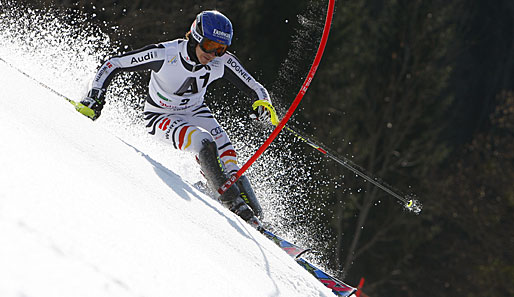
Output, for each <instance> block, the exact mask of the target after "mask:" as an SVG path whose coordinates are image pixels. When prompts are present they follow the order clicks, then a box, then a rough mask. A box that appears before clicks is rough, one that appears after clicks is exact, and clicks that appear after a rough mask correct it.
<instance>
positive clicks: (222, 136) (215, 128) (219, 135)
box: [193, 105, 262, 218]
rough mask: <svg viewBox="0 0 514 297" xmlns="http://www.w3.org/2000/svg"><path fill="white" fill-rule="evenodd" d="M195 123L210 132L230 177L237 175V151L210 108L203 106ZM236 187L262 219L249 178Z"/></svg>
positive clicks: (242, 179)
mask: <svg viewBox="0 0 514 297" xmlns="http://www.w3.org/2000/svg"><path fill="white" fill-rule="evenodd" d="M193 121H194V122H195V124H197V125H198V126H201V127H204V128H205V129H206V130H207V131H209V133H210V134H211V135H212V137H213V138H214V140H215V142H216V145H217V147H218V151H219V154H220V159H221V161H222V162H223V164H224V165H225V168H226V171H227V173H228V175H229V176H230V175H233V174H235V173H236V172H237V171H238V170H239V169H240V168H239V165H238V164H237V154H236V151H235V149H234V147H233V146H232V142H231V141H230V139H229V137H228V135H227V133H226V132H225V131H224V130H223V128H222V127H221V126H220V124H219V123H218V122H217V121H216V119H215V118H214V117H213V116H212V113H211V111H210V110H209V108H208V107H207V106H205V105H204V106H202V108H199V109H198V111H197V115H196V116H194V120H193ZM236 185H237V186H238V188H239V190H240V191H241V195H240V196H241V198H243V200H244V201H245V203H246V204H248V205H249V206H250V208H251V209H252V210H253V212H254V213H255V215H256V216H257V217H260V218H262V208H261V205H260V204H259V201H258V200H257V196H256V195H255V193H254V191H253V189H252V185H251V184H250V181H249V180H248V178H247V177H246V176H244V175H243V176H241V177H240V178H239V180H238V181H237V182H236Z"/></svg>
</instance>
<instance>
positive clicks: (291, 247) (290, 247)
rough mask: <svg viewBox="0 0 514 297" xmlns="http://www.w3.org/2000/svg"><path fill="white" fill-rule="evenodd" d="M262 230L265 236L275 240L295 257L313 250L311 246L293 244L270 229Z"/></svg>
mask: <svg viewBox="0 0 514 297" xmlns="http://www.w3.org/2000/svg"><path fill="white" fill-rule="evenodd" d="M261 232H262V234H264V236H266V237H267V238H268V239H270V240H271V241H273V242H274V243H275V244H276V245H278V246H279V247H280V248H281V249H282V250H284V251H285V252H286V253H287V254H288V255H289V256H291V257H292V258H294V259H296V258H298V257H300V256H301V255H303V254H304V253H306V252H308V251H310V250H311V249H309V248H302V247H299V246H297V245H296V244H292V243H290V242H289V241H287V240H285V239H283V238H280V237H278V236H277V235H275V234H273V233H271V232H270V231H268V230H265V229H263V230H262V231H261Z"/></svg>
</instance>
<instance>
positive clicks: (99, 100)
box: [75, 88, 105, 121]
mask: <svg viewBox="0 0 514 297" xmlns="http://www.w3.org/2000/svg"><path fill="white" fill-rule="evenodd" d="M104 105H105V89H98V88H92V89H91V90H90V91H89V92H88V93H87V95H86V96H85V97H84V98H83V99H82V100H81V101H80V103H79V104H77V106H75V109H77V111H78V112H80V113H81V114H83V115H85V116H87V117H89V118H91V119H92V120H93V121H94V120H96V119H98V117H100V114H101V113H102V108H104Z"/></svg>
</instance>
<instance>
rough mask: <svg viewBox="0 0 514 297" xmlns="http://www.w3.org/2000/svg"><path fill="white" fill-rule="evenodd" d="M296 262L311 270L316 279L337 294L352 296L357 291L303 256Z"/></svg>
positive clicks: (345, 296) (344, 296)
mask: <svg viewBox="0 0 514 297" xmlns="http://www.w3.org/2000/svg"><path fill="white" fill-rule="evenodd" d="M296 262H297V263H298V264H300V266H302V267H303V268H305V270H307V271H308V272H310V274H312V275H313V276H314V277H315V278H316V279H318V280H319V281H320V282H322V283H323V284H324V285H325V286H326V287H327V288H329V289H331V290H332V292H333V293H334V294H335V295H336V296H343V297H347V296H352V294H354V293H356V292H357V289H356V288H354V287H352V286H349V285H347V284H345V283H344V282H342V281H340V280H338V279H336V278H335V277H333V276H330V275H328V274H327V273H325V272H324V271H322V270H321V269H319V268H318V267H316V266H314V265H312V264H311V263H309V262H307V261H306V260H304V259H303V258H297V259H296Z"/></svg>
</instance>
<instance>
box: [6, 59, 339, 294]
mask: <svg viewBox="0 0 514 297" xmlns="http://www.w3.org/2000/svg"><path fill="white" fill-rule="evenodd" d="M2 58H5V59H6V60H7V58H6V57H2ZM15 62H16V61H15ZM23 66H25V67H27V68H25V69H24V71H27V72H28V73H31V70H32V73H37V72H38V71H41V70H40V68H39V66H33V68H31V66H30V64H27V65H23ZM0 81H1V82H2V92H1V102H2V106H1V108H0V127H1V128H0V240H1V241H0V296H27V297H29V296H39V297H44V296H95V297H100V296H198V295H209V296H333V294H332V293H331V291H330V290H329V289H327V288H325V287H324V286H323V284H321V283H320V282H318V281H317V280H316V279H315V278H314V277H312V276H311V275H310V274H309V273H308V272H307V271H305V270H304V269H303V268H302V267H300V266H299V265H298V264H296V263H295V262H294V260H292V259H291V258H290V257H289V256H288V255H287V254H286V253H285V252H283V251H282V250H281V249H280V248H278V247H277V246H276V245H275V244H274V243H272V242H271V241H269V240H268V239H266V238H265V237H264V236H263V235H261V234H260V233H259V232H257V231H256V230H254V229H252V228H251V227H250V226H248V225H247V224H246V223H245V222H243V221H242V220H240V219H239V218H238V217H237V216H235V215H234V214H232V213H231V212H229V211H228V210H226V209H224V208H223V207H222V206H221V205H220V204H219V203H217V202H216V201H214V200H213V199H211V198H210V197H208V196H205V195H204V194H202V193H201V192H199V191H197V190H196V189H195V188H194V187H193V183H194V182H196V181H197V180H198V170H199V168H198V166H197V165H196V163H195V162H194V161H193V159H194V157H193V156H191V155H188V154H185V153H182V152H177V151H175V150H173V149H172V148H171V147H169V148H168V147H166V146H165V145H164V144H156V143H155V141H154V140H153V139H152V138H150V136H148V135H146V134H144V135H143V134H142V131H143V130H144V128H143V127H138V128H134V127H133V126H129V127H122V126H120V127H116V126H115V125H113V124H111V123H109V121H107V120H102V118H100V119H99V120H98V121H96V122H92V121H91V120H89V119H87V118H86V117H84V116H82V115H80V114H79V113H77V112H76V111H75V110H74V109H73V106H72V105H71V104H69V103H68V102H66V101H65V100H64V99H62V98H60V97H59V96H57V95H55V94H53V93H52V92H50V91H49V90H48V89H46V88H44V87H42V86H40V85H38V84H37V83H35V82H34V81H32V80H30V79H28V78H27V77H26V76H24V75H22V74H21V73H19V72H18V71H17V70H14V69H13V68H11V67H10V66H8V65H6V64H5V63H3V62H2V61H0ZM67 87H68V88H73V86H67ZM105 112H106V113H108V111H105ZM102 117H104V115H103V116H102ZM107 118H108V117H107ZM134 129H139V130H134Z"/></svg>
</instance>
